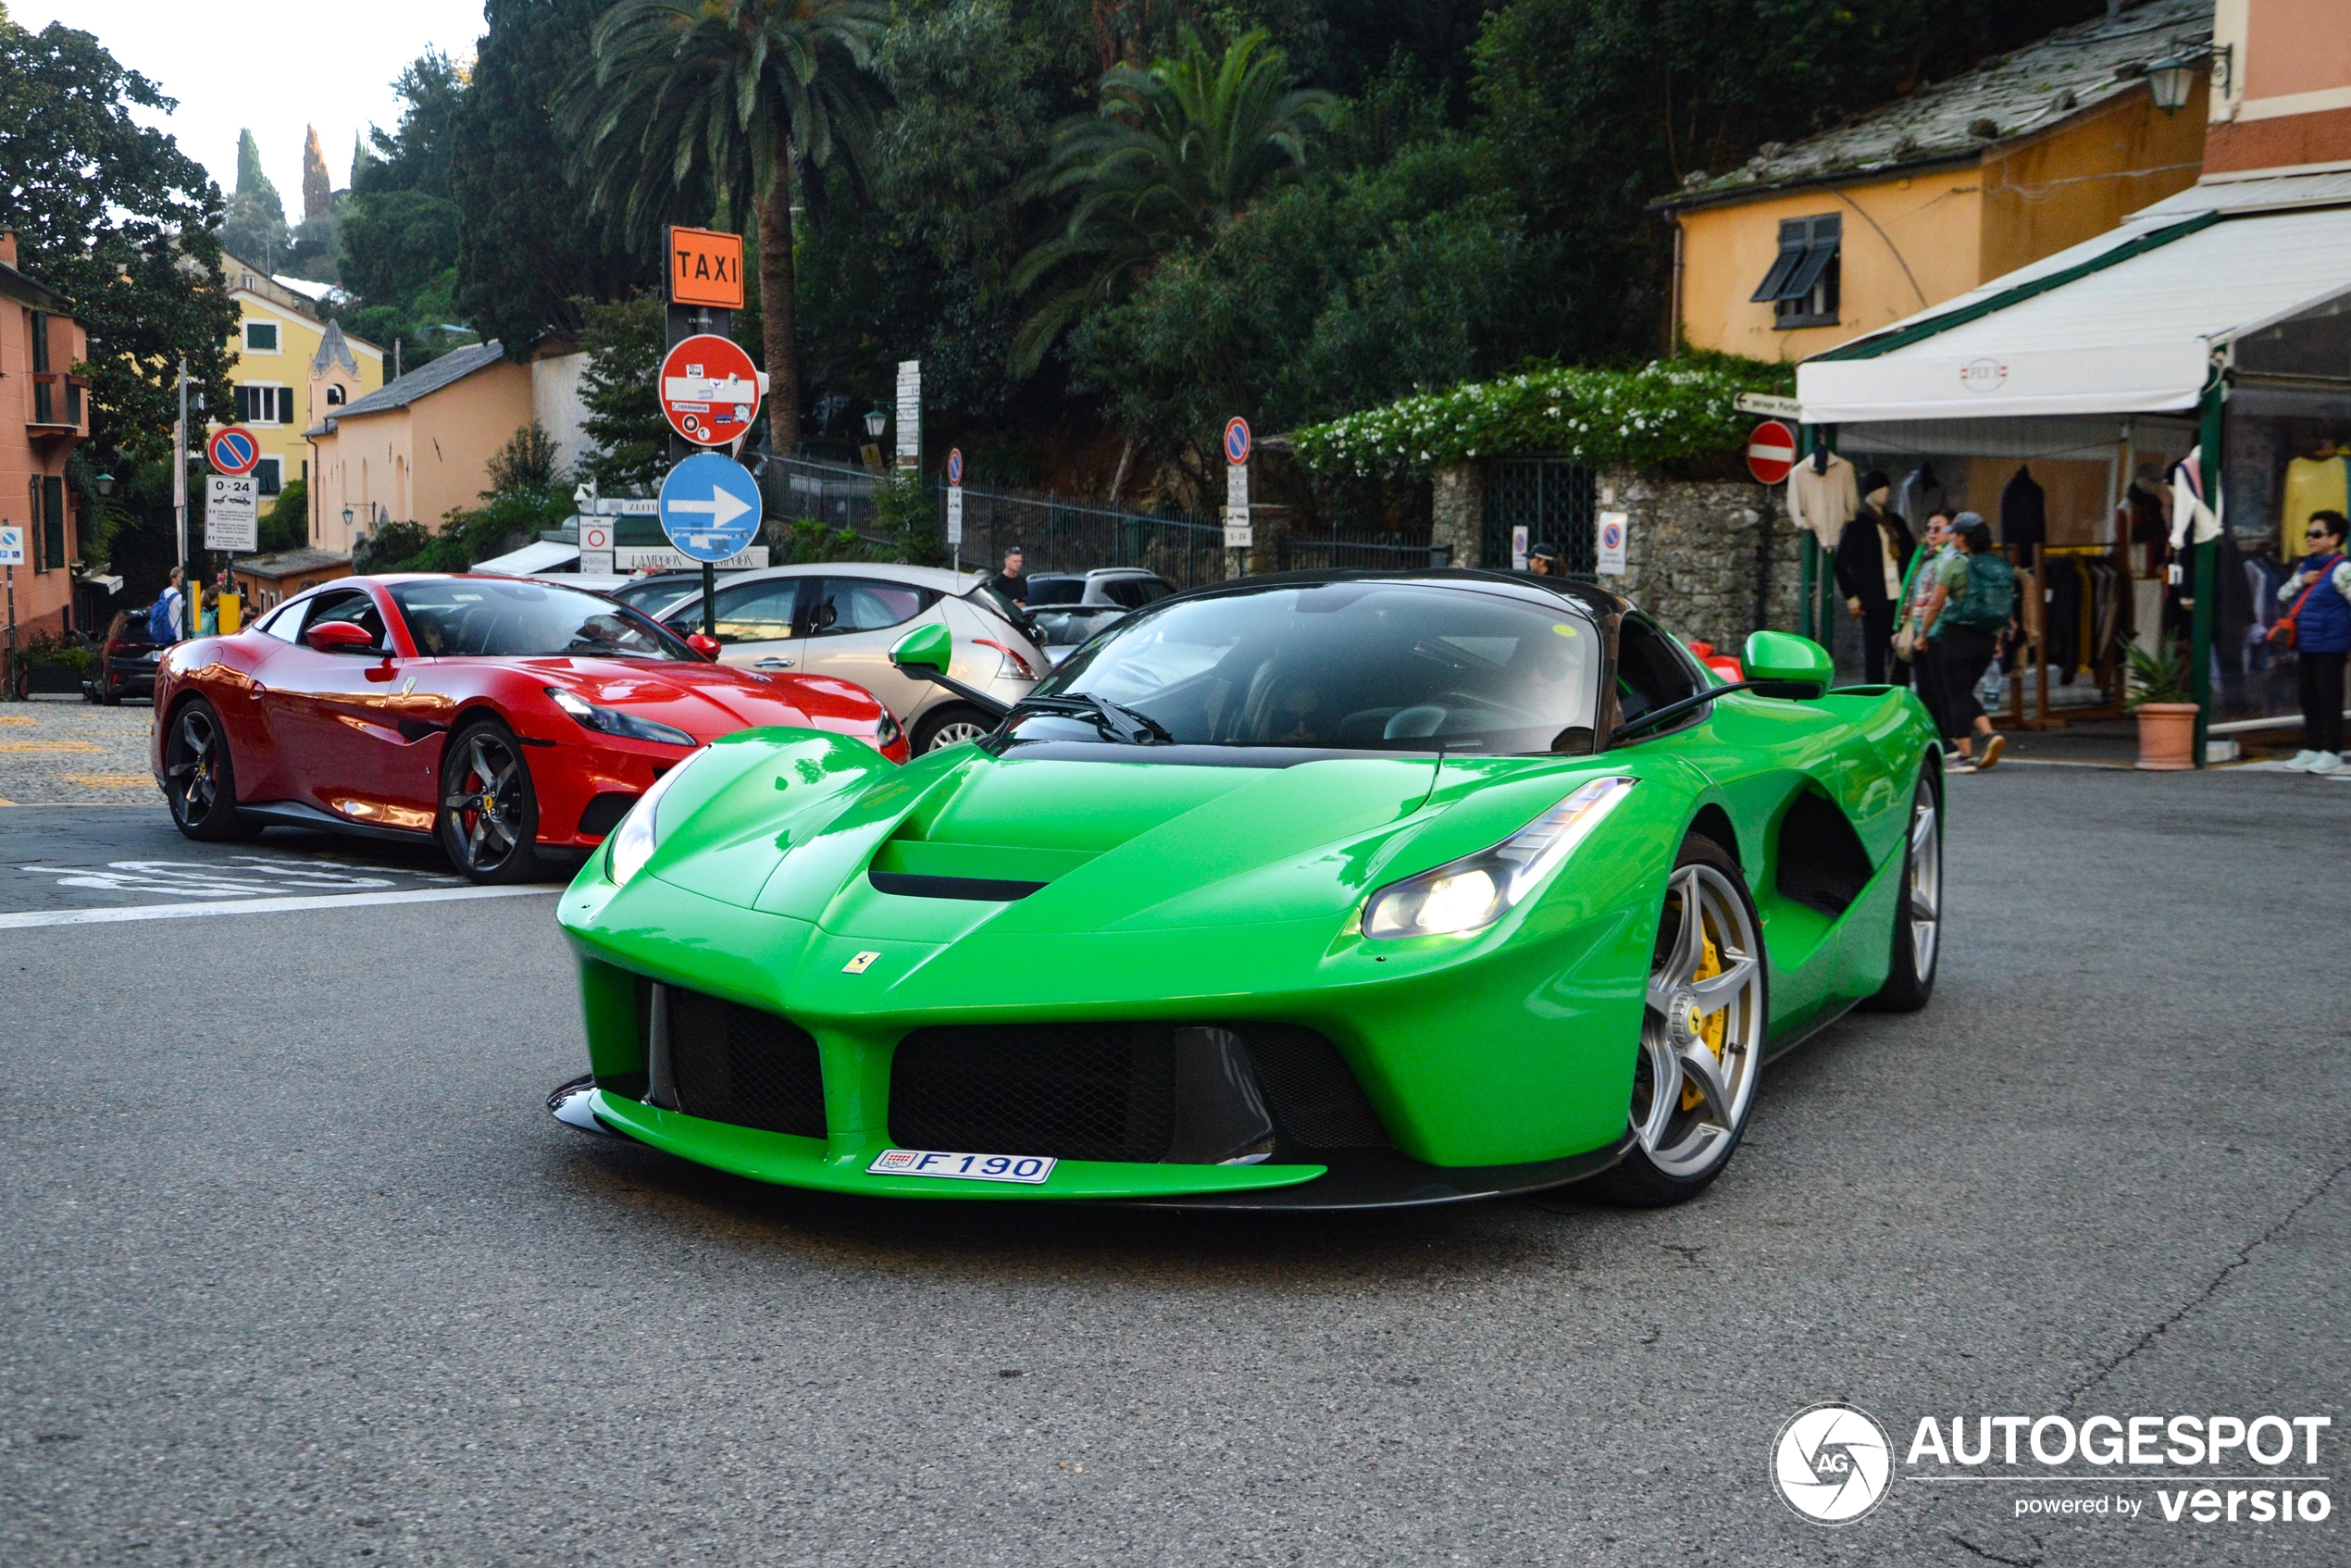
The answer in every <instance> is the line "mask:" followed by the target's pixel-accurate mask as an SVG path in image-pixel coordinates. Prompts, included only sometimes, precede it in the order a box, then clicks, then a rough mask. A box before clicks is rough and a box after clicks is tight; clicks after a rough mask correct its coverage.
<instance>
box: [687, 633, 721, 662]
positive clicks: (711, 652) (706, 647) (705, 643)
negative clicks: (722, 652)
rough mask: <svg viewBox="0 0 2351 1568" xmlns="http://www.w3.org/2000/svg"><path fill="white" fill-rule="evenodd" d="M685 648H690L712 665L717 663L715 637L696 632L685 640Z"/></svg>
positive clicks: (716, 642)
mask: <svg viewBox="0 0 2351 1568" xmlns="http://www.w3.org/2000/svg"><path fill="white" fill-rule="evenodd" d="M686 646H687V647H689V648H691V649H692V650H693V651H694V652H695V653H700V654H701V655H702V656H703V658H705V659H708V660H709V661H710V662H711V663H713V664H716V663H717V662H718V639H716V638H715V637H712V636H710V635H708V634H707V633H704V632H700V631H697V632H695V633H694V634H693V635H692V636H691V637H689V638H687V639H686Z"/></svg>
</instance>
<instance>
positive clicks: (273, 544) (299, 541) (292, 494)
mask: <svg viewBox="0 0 2351 1568" xmlns="http://www.w3.org/2000/svg"><path fill="white" fill-rule="evenodd" d="M257 540H258V542H259V543H260V545H261V548H262V549H263V551H265V552H267V553H273V554H274V553H275V552H278V551H280V550H299V549H301V548H302V547H303V546H304V545H305V544H307V543H309V542H310V485H309V482H308V481H307V480H305V479H295V480H293V481H292V482H291V483H289V484H288V485H287V486H286V487H285V488H284V489H283V490H280V492H278V499H277V500H276V501H274V502H272V503H270V505H269V510H268V512H267V514H265V515H264V516H263V517H262V519H261V529H260V532H259V534H258V535H257Z"/></svg>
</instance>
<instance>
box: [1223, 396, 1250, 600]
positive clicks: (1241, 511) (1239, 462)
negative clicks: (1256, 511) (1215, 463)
mask: <svg viewBox="0 0 2351 1568" xmlns="http://www.w3.org/2000/svg"><path fill="white" fill-rule="evenodd" d="M1252 444H1253V442H1251V441H1250V433H1249V421H1248V420H1246V419H1243V418H1239V417H1235V418H1231V419H1227V420H1226V421H1225V549H1227V550H1248V549H1252V548H1254V547H1255V545H1256V543H1257V529H1255V528H1253V527H1251V526H1250V520H1249V454H1250V447H1251V446H1252ZM1234 575H1235V576H1236V577H1238V575H1240V574H1239V573H1238V571H1236V572H1235V573H1234Z"/></svg>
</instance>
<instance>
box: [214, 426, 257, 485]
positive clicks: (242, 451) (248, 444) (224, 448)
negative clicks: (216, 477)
mask: <svg viewBox="0 0 2351 1568" xmlns="http://www.w3.org/2000/svg"><path fill="white" fill-rule="evenodd" d="M204 450H205V456H206V457H208V458H210V459H211V460H212V468H213V472H215V473H218V474H232V475H233V474H250V473H252V472H253V471H254V468H255V467H256V466H257V465H258V464H259V463H260V462H261V442H258V441H255V439H254V434H253V432H252V431H251V430H248V429H245V428H244V427H243V426H242V425H230V426H229V427H228V428H227V429H218V430H215V431H213V432H212V439H211V440H210V441H207V442H205V446H204Z"/></svg>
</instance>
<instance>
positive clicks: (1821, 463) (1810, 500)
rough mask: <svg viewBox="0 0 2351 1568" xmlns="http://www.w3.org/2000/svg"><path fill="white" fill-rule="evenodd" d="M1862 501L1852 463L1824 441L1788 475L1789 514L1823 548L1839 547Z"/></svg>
mask: <svg viewBox="0 0 2351 1568" xmlns="http://www.w3.org/2000/svg"><path fill="white" fill-rule="evenodd" d="M1860 504H1861V487H1860V484H1859V482H1857V480H1856V479H1855V476H1854V472H1853V465H1852V464H1850V463H1848V462H1847V461H1846V460H1845V459H1844V458H1842V457H1839V456H1838V455H1836V454H1835V453H1833V452H1831V451H1830V450H1829V449H1828V448H1827V447H1826V446H1825V445H1815V446H1814V447H1813V448H1812V454H1811V456H1810V457H1809V458H1807V459H1805V461H1803V462H1801V463H1798V464H1797V466H1796V467H1795V469H1794V470H1793V471H1792V472H1790V473H1789V475H1788V477H1787V515H1788V516H1790V517H1792V518H1793V519H1795V522H1796V526H1797V528H1799V529H1804V530H1805V531H1806V532H1808V533H1810V535H1811V536H1812V537H1813V538H1814V539H1816V540H1818V541H1820V544H1821V548H1822V550H1831V551H1833V550H1835V548H1836V546H1837V541H1838V540H1839V539H1840V538H1842V537H1843V535H1844V532H1845V525H1846V524H1847V523H1848V522H1850V521H1851V520H1852V517H1853V514H1854V513H1855V512H1856V511H1858V510H1859V509H1860Z"/></svg>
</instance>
